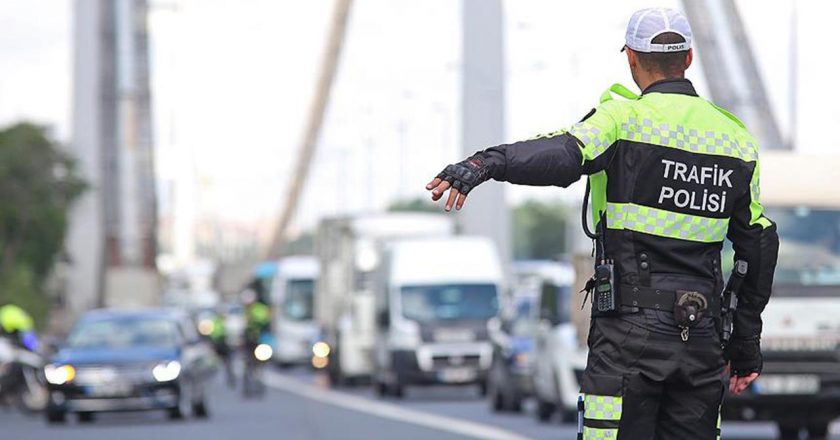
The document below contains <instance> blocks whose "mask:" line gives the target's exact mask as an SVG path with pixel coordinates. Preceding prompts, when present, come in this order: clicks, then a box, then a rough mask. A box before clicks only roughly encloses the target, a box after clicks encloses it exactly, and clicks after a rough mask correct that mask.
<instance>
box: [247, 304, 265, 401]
mask: <svg viewBox="0 0 840 440" xmlns="http://www.w3.org/2000/svg"><path fill="white" fill-rule="evenodd" d="M242 304H243V306H244V307H245V335H244V343H243V349H244V355H245V372H244V376H243V378H242V379H243V390H244V392H245V393H246V395H247V394H248V393H249V392H250V391H249V388H250V387H249V383H251V382H255V381H254V379H255V378H254V377H249V376H251V375H254V374H257V364H258V362H257V361H256V359H255V357H254V356H255V354H254V351H255V350H256V348H257V346H258V345H259V344H260V342H261V339H262V338H263V336H264V335H265V334H267V333H268V332H269V326H270V324H271V309H270V308H269V307H268V306H267V305H266V304H265V303H264V302H262V301H261V300H260V298H259V295H257V292H256V291H255V290H253V289H250V288H249V289H246V290H245V291H244V292H242Z"/></svg>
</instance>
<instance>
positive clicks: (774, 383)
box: [753, 374, 820, 394]
mask: <svg viewBox="0 0 840 440" xmlns="http://www.w3.org/2000/svg"><path fill="white" fill-rule="evenodd" d="M819 391H820V378H819V377H818V376H816V375H812V374H785V375H776V374H770V375H761V376H759V377H758V379H756V380H755V383H754V385H753V392H755V393H756V394H816V393H818V392H819Z"/></svg>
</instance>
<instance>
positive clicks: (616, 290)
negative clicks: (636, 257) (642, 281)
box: [584, 262, 723, 341]
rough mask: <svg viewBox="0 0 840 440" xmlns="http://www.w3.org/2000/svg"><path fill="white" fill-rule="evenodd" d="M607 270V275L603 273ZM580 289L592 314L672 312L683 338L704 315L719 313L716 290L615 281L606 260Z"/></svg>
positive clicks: (595, 315)
mask: <svg viewBox="0 0 840 440" xmlns="http://www.w3.org/2000/svg"><path fill="white" fill-rule="evenodd" d="M607 273H609V277H605V275H606V274H607ZM584 290H586V293H587V296H588V295H590V294H592V316H593V317H598V316H614V315H620V314H622V313H637V312H638V311H639V309H652V310H662V311H670V312H672V313H673V314H674V321H675V322H676V324H677V326H678V327H679V328H680V329H681V332H680V336H681V338H682V340H683V341H688V336H689V330H690V329H691V327H694V326H695V325H697V323H699V322H700V321H701V320H702V319H703V318H704V317H707V316H710V317H712V318H720V317H721V316H722V313H723V312H722V308H721V296H720V295H719V294H718V295H715V294H714V293H711V292H700V291H696V290H682V289H680V290H668V289H657V288H655V287H647V286H639V285H632V284H619V283H615V277H614V274H613V265H612V264H611V263H610V262H607V263H605V264H599V265H597V266H596V267H595V275H594V276H593V277H592V279H590V280H589V282H587V284H586V287H585V288H584ZM584 301H586V300H585V299H584Z"/></svg>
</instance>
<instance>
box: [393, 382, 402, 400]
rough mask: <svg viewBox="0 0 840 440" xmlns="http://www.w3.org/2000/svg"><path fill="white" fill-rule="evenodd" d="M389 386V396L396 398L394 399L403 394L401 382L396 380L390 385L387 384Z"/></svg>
mask: <svg viewBox="0 0 840 440" xmlns="http://www.w3.org/2000/svg"><path fill="white" fill-rule="evenodd" d="M389 388H390V389H391V390H390V391H391V396H392V397H394V398H396V399H402V398H403V396H404V395H405V387H404V386H403V384H401V383H399V382H397V383H395V384H391V386H389Z"/></svg>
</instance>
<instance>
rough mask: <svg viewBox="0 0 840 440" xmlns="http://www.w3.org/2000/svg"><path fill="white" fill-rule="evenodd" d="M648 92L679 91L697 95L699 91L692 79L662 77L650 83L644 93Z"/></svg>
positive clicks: (681, 93) (684, 93) (682, 93)
mask: <svg viewBox="0 0 840 440" xmlns="http://www.w3.org/2000/svg"><path fill="white" fill-rule="evenodd" d="M648 93H677V94H680V95H689V96H697V91H695V90H694V86H693V85H692V84H691V81H689V80H687V79H685V78H672V79H662V80H659V81H656V82H654V83H653V84H651V85H649V86H648V87H647V88H646V89H645V90H644V91H643V92H642V95H647V94H648Z"/></svg>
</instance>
